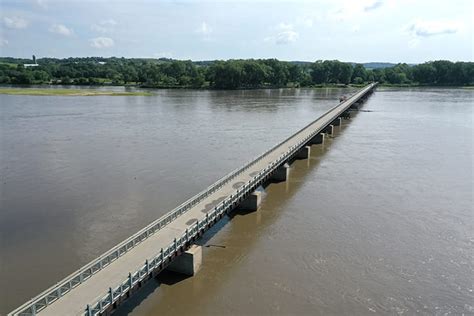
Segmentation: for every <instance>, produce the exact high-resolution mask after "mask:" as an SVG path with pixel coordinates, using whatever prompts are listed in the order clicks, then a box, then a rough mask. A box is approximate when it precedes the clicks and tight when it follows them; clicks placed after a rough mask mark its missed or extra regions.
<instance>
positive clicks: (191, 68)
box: [0, 57, 474, 89]
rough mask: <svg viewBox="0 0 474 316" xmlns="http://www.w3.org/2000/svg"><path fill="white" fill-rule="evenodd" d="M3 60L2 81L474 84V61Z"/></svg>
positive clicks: (228, 85) (226, 85) (234, 85)
mask: <svg viewBox="0 0 474 316" xmlns="http://www.w3.org/2000/svg"><path fill="white" fill-rule="evenodd" d="M29 63H32V61H31V60H28V59H17V58H8V57H4V58H0V84H44V83H49V84H74V85H104V84H109V85H127V84H130V85H139V86H142V87H166V88H179V87H187V88H216V89H239V88H259V87H311V86H318V85H327V84H343V85H347V84H364V83H366V82H370V81H378V82H380V83H382V84H393V85H441V86H464V85H473V84H474V63H473V62H455V63H453V62H450V61H445V60H438V61H432V62H426V63H423V64H418V65H407V64H397V65H395V66H392V67H386V68H376V69H369V68H366V67H364V65H362V64H353V63H344V62H340V61H337V60H325V61H320V60H318V61H316V62H314V63H310V62H285V61H279V60H277V59H247V60H227V61H207V62H192V61H181V60H171V59H134V58H133V59H126V58H115V57H111V58H101V57H88V58H67V59H55V58H42V59H39V60H37V63H38V66H35V67H25V66H24V64H29Z"/></svg>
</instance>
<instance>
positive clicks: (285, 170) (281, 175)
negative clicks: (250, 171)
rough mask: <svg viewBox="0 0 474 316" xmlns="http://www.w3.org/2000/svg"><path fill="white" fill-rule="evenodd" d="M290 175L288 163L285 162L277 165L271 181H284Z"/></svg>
mask: <svg viewBox="0 0 474 316" xmlns="http://www.w3.org/2000/svg"><path fill="white" fill-rule="evenodd" d="M289 176H290V165H289V164H287V163H285V164H284V165H283V166H281V167H279V168H278V169H277V170H276V171H275V173H274V174H273V175H272V177H271V181H272V182H284V181H286V180H287V179H288V177H289Z"/></svg>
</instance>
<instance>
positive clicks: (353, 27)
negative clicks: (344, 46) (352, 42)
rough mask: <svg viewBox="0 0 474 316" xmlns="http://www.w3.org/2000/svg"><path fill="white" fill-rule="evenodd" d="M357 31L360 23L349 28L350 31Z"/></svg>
mask: <svg viewBox="0 0 474 316" xmlns="http://www.w3.org/2000/svg"><path fill="white" fill-rule="evenodd" d="M359 31H360V24H355V25H354V26H352V28H351V32H352V33H358V32H359Z"/></svg>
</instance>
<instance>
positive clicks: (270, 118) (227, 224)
mask: <svg viewBox="0 0 474 316" xmlns="http://www.w3.org/2000/svg"><path fill="white" fill-rule="evenodd" d="M117 89H119V88H117ZM353 91H354V90H353V89H352V90H351V89H313V90H312V89H282V90H252V91H192V90H157V91H156V95H155V96H152V97H35V96H6V95H1V96H0V104H1V105H0V111H1V112H0V113H1V118H0V119H1V126H0V132H1V133H0V140H1V153H0V158H1V160H0V168H1V169H0V177H1V178H0V180H1V183H0V185H1V204H0V208H1V209H0V233H1V235H0V237H1V238H0V254H1V257H0V264H1V265H0V269H1V270H0V288H1V291H2V292H1V295H0V314H5V313H6V312H8V311H10V310H12V309H13V308H15V307H16V306H18V305H20V304H21V303H23V302H24V301H26V300H28V299H29V298H30V297H32V296H34V295H36V294H38V293H39V292H40V291H42V290H44V289H45V288H46V287H48V286H50V285H52V284H54V283H55V282H57V281H59V280H60V279H61V278H62V277H64V276H66V275H67V274H69V273H71V272H72V271H74V270H75V269H77V268H79V267H80V266H81V265H83V264H85V263H87V262H88V261H90V260H91V259H93V258H95V257H97V256H98V255H100V254H101V253H102V252H103V251H105V250H107V249H108V248H110V247H111V246H113V245H115V244H117V243H119V242H120V241H121V240H123V239H125V238H127V237H128V236H129V235H131V234H133V233H134V232H136V231H138V230H139V229H140V228H142V227H143V226H145V225H146V224H148V223H149V222H151V221H152V220H154V219H156V218H158V217H159V216H160V215H162V214H164V213H165V212H167V211H169V210H171V209H172V208H173V207H174V206H176V205H178V204H179V203H180V202H182V201H184V200H186V199H187V198H189V197H190V196H191V195H193V194H195V193H197V192H199V191H201V190H202V189H204V188H205V187H207V186H208V185H210V184H212V183H213V182H214V181H215V180H217V179H218V178H220V177H221V176H223V175H225V174H227V173H228V172H229V171H231V170H232V169H234V168H237V167H239V166H240V165H241V164H243V163H244V162H246V161H247V160H248V159H250V158H252V157H254V156H256V155H258V154H259V153H261V152H263V151H265V150H266V149H267V148H269V147H271V146H272V145H274V144H275V143H276V142H278V141H280V140H282V139H284V138H286V137H287V136H289V135H290V134H292V133H294V132H296V131H297V130H298V129H300V128H301V127H303V126H304V125H306V124H307V123H309V122H310V121H312V120H314V119H315V118H317V117H318V116H319V115H320V114H322V113H323V112H324V111H326V110H327V109H328V108H330V107H332V106H334V105H335V104H337V102H338V101H337V99H338V97H339V96H340V95H342V94H349V93H351V92H353ZM473 97H474V91H473V90H467V89H444V88H423V89H406V88H404V89H396V88H378V89H377V91H376V92H375V93H374V94H373V95H372V96H371V97H370V99H369V101H368V102H367V103H366V104H365V106H364V107H363V111H360V112H359V113H357V115H355V116H354V117H353V118H352V119H351V120H350V121H346V122H345V124H344V125H343V126H342V127H340V128H337V129H336V133H335V135H334V136H333V137H331V138H329V140H328V141H327V142H326V144H325V145H324V146H313V148H312V152H311V154H312V157H311V159H310V160H300V161H296V162H295V163H294V164H293V165H292V168H291V172H290V179H289V181H288V182H286V183H279V184H272V185H270V186H268V187H267V188H266V192H265V198H264V202H263V204H262V206H261V208H260V209H259V211H257V212H254V213H248V214H241V213H236V214H234V215H233V216H232V217H231V218H225V219H224V220H223V221H221V222H220V223H219V224H218V225H217V226H216V227H214V228H213V229H212V230H211V231H209V232H208V233H206V235H205V236H204V238H203V239H202V240H201V241H200V244H202V245H203V246H204V248H203V250H204V253H203V266H202V268H201V270H200V272H199V273H198V274H197V275H196V276H194V277H192V278H183V277H180V276H179V275H176V274H172V273H164V274H162V275H161V276H160V277H159V278H157V279H156V280H153V281H151V282H149V283H147V284H146V286H145V287H144V288H143V290H142V291H140V293H139V294H137V295H136V296H134V297H132V298H131V299H130V300H128V301H127V302H126V303H125V304H124V305H122V306H121V307H120V308H119V309H118V311H117V315H126V314H131V315H137V316H141V315H157V314H160V315H208V314H214V315H223V314H231V315H274V314H281V315H294V314H301V315H341V314H342V315H367V314H369V315H370V314H408V315H410V314H415V313H420V314H426V315H433V314H435V315H445V314H448V315H450V314H451V315H459V314H463V313H464V314H467V315H469V314H474V304H473V302H474V292H473V291H474V290H473V289H474V285H473V283H474V248H473V246H474V215H473V214H474V211H473V188H474V180H473V179H474V178H473V133H474V130H473V124H472V121H473V107H474V105H473Z"/></svg>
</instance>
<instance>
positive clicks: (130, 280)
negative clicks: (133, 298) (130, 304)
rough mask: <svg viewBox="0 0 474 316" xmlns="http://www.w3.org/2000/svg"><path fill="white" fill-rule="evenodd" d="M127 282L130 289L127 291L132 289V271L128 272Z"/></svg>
mask: <svg viewBox="0 0 474 316" xmlns="http://www.w3.org/2000/svg"><path fill="white" fill-rule="evenodd" d="M128 283H129V286H130V289H129V291H130V290H131V289H132V286H133V281H132V273H131V272H129V273H128Z"/></svg>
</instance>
